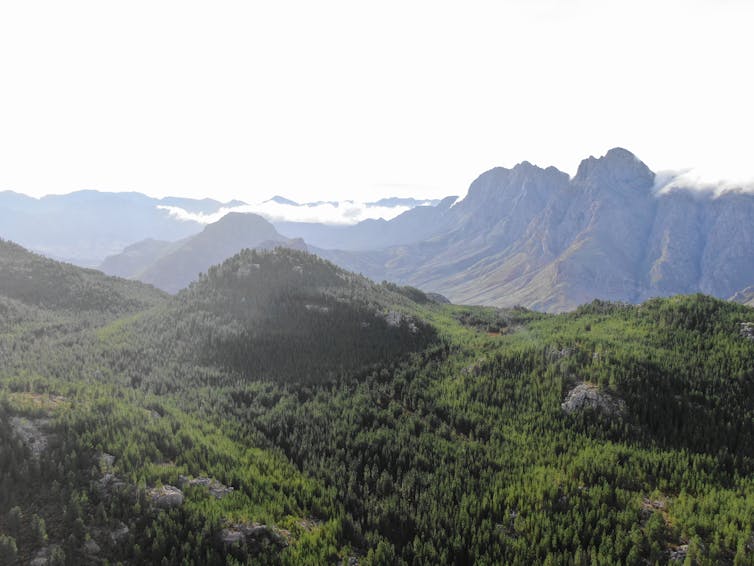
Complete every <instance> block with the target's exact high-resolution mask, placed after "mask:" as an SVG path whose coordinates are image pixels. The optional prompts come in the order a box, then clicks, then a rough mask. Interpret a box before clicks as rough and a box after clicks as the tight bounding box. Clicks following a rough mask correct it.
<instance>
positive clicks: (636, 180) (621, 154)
mask: <svg viewBox="0 0 754 566" xmlns="http://www.w3.org/2000/svg"><path fill="white" fill-rule="evenodd" d="M654 178H655V174H654V173H653V172H652V171H651V170H650V169H649V167H647V166H646V165H645V164H644V163H643V162H642V161H641V160H640V159H639V158H638V157H636V156H635V155H634V154H633V153H631V152H630V151H628V150H627V149H623V148H621V147H615V148H613V149H611V150H610V151H608V152H607V153H606V154H605V155H604V156H602V157H600V158H595V157H594V156H590V157H588V158H587V159H584V160H583V161H582V162H581V164H580V165H579V169H578V172H577V173H576V176H575V177H574V179H573V180H574V183H576V184H580V185H587V186H597V187H604V186H608V187H621V188H626V189H634V190H641V189H650V188H651V187H652V186H653V184H654Z"/></svg>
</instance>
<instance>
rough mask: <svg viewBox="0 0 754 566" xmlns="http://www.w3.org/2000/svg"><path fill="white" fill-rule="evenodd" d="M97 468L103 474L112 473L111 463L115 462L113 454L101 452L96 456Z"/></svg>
mask: <svg viewBox="0 0 754 566" xmlns="http://www.w3.org/2000/svg"><path fill="white" fill-rule="evenodd" d="M98 462H99V469H100V471H101V472H102V473H103V474H107V473H112V471H113V465H114V464H115V456H113V455H112V454H108V453H107V452H103V453H102V454H100V455H99V458H98Z"/></svg>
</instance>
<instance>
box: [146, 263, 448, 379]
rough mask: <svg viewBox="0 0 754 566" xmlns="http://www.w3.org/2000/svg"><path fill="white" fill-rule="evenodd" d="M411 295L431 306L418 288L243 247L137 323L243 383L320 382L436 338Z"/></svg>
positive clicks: (158, 337) (189, 354)
mask: <svg viewBox="0 0 754 566" xmlns="http://www.w3.org/2000/svg"><path fill="white" fill-rule="evenodd" d="M409 297H411V298H409ZM412 299H415V300H422V301H424V302H429V299H428V298H427V297H426V296H425V295H424V294H423V293H421V292H420V291H418V290H414V291H410V290H403V289H400V288H397V287H395V286H391V285H377V284H374V283H372V282H371V281H369V280H367V279H365V278H363V277H361V276H358V275H354V274H351V273H348V272H346V271H343V270H342V269H340V268H337V267H336V266H334V265H333V264H331V263H329V262H327V261H324V260H322V259H320V258H318V257H316V256H313V255H311V254H308V253H305V252H301V251H296V250H291V249H286V248H277V249H275V250H272V251H257V250H244V251H242V252H241V253H240V254H237V255H235V256H233V257H232V258H230V259H228V260H226V261H225V262H223V263H222V264H221V265H219V266H214V267H212V268H210V269H209V270H208V272H207V274H206V275H203V276H202V277H201V278H200V279H199V281H197V282H195V283H193V284H192V285H191V286H190V287H189V288H188V289H186V290H184V291H182V292H181V293H180V294H179V295H178V296H177V297H176V299H175V301H174V302H173V304H172V306H171V307H170V309H168V311H167V312H166V313H165V315H160V316H161V318H159V319H151V320H150V321H145V322H142V323H141V324H154V325H155V326H156V327H159V328H160V331H159V334H162V336H159V335H158V336H155V338H154V339H155V343H156V344H161V343H163V342H164V340H169V341H173V345H174V346H171V347H177V348H187V350H186V351H185V354H184V355H185V356H187V357H189V358H192V359H195V360H196V361H197V362H198V363H202V364H208V365H212V366H216V367H221V368H224V369H227V370H230V371H233V372H235V373H239V374H241V375H244V376H245V377H247V378H255V379H258V378H268V377H273V378H280V379H286V380H296V381H319V380H322V379H329V378H334V377H338V376H342V375H344V374H347V373H348V372H352V371H356V370H359V369H360V368H363V367H366V366H368V365H370V364H374V363H377V362H381V363H386V362H389V361H390V360H394V359H396V358H397V357H399V356H401V355H402V354H404V353H407V352H411V351H415V350H419V349H422V348H424V347H426V346H427V344H429V343H430V342H431V341H432V340H434V339H435V331H434V330H433V329H432V328H431V327H430V326H428V325H427V324H426V323H424V322H422V320H420V318H419V316H418V315H417V310H416V309H417V304H416V303H415V302H414V300H412ZM150 330H151V329H150V328H143V329H142V330H141V332H143V333H149V332H150ZM186 337H188V340H187V339H186Z"/></svg>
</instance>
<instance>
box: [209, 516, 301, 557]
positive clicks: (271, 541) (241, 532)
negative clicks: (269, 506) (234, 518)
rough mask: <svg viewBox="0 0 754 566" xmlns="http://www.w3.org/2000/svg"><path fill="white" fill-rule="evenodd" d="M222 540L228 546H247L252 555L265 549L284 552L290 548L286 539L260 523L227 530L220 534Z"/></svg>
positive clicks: (241, 525)
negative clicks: (271, 548) (270, 548)
mask: <svg viewBox="0 0 754 566" xmlns="http://www.w3.org/2000/svg"><path fill="white" fill-rule="evenodd" d="M220 539H221V540H222V542H223V544H225V545H226V546H229V547H232V546H239V545H243V546H245V548H246V550H247V551H248V552H250V553H251V554H256V553H258V552H259V551H260V550H262V549H263V548H265V547H271V546H272V547H275V548H277V549H279V550H282V549H283V548H285V547H286V546H288V541H287V540H286V539H285V537H284V536H283V535H282V534H281V533H280V532H278V531H277V530H275V529H274V528H273V527H269V526H267V525H260V524H258V523H252V524H238V525H233V526H231V527H228V528H225V529H223V530H222V532H221V533H220Z"/></svg>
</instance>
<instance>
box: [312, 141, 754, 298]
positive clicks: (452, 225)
mask: <svg viewBox="0 0 754 566" xmlns="http://www.w3.org/2000/svg"><path fill="white" fill-rule="evenodd" d="M411 212H413V211H411ZM399 218H401V217H399ZM397 220H398V219H394V220H393V221H391V222H396V221H397ZM436 226H437V227H438V230H436V232H435V234H434V235H432V236H429V237H423V238H422V239H421V241H415V242H413V243H410V242H407V243H405V244H402V245H396V246H393V247H391V248H389V249H382V250H379V249H372V250H360V251H354V250H355V249H356V248H350V249H349V248H346V249H343V250H340V251H335V250H320V252H319V253H321V254H322V255H323V256H324V257H327V258H328V259H330V260H332V261H334V262H335V263H338V264H339V265H342V266H344V267H346V268H348V269H353V270H356V271H359V272H362V273H364V274H365V275H367V276H369V277H372V278H375V279H389V280H392V281H396V282H399V283H402V284H410V285H415V286H418V287H421V288H424V289H428V290H432V291H436V292H439V293H442V294H443V295H446V296H447V297H448V298H450V299H451V300H452V301H454V302H460V303H473V304H493V305H497V306H512V305H516V304H520V305H524V306H527V307H530V308H535V309H538V310H546V311H555V312H557V311H563V310H569V309H572V308H574V307H575V306H577V305H579V304H581V303H584V302H588V301H590V300H592V299H594V298H600V299H606V300H617V301H626V302H632V303H637V302H641V301H643V300H645V299H647V298H650V297H655V296H669V295H672V294H675V293H692V292H698V291H701V292H704V293H708V294H711V295H714V296H718V297H725V298H727V297H730V296H731V295H732V294H733V293H735V292H736V291H737V290H738V289H741V288H743V287H746V286H747V285H751V284H752V282H754V195H752V194H748V193H744V192H740V191H729V192H726V193H723V194H722V195H719V196H715V195H711V194H705V193H700V192H698V191H695V190H694V189H692V188H689V189H684V188H674V189H673V190H667V191H662V190H658V187H655V174H654V173H653V172H652V171H651V170H650V169H649V168H648V167H647V166H646V165H645V164H644V163H642V162H641V161H640V160H639V159H638V158H636V156H634V155H633V154H632V153H630V152H629V151H627V150H625V149H621V148H615V149H612V150H610V151H609V152H607V154H606V155H605V156H603V157H601V158H594V157H590V158H588V159H586V160H584V161H583V162H582V163H581V164H580V166H579V168H578V172H577V174H576V175H575V176H574V177H573V178H572V179H569V177H568V175H566V174H565V173H562V172H560V171H558V170H557V169H555V168H553V167H549V168H547V169H541V168H539V167H536V166H534V165H531V164H530V163H528V162H523V163H520V164H519V165H516V166H515V167H513V168H512V169H505V168H496V169H492V170H490V171H488V172H486V173H484V174H482V175H481V176H480V177H479V178H478V179H477V180H475V181H474V182H473V183H472V185H471V187H470V188H469V191H468V194H467V196H466V197H465V198H464V199H463V200H462V201H460V202H458V203H456V204H455V205H453V206H452V207H451V208H449V209H448V210H447V211H446V212H445V214H444V215H443V216H442V218H441V219H439V220H438V221H437V224H436ZM312 241H314V240H312Z"/></svg>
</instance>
